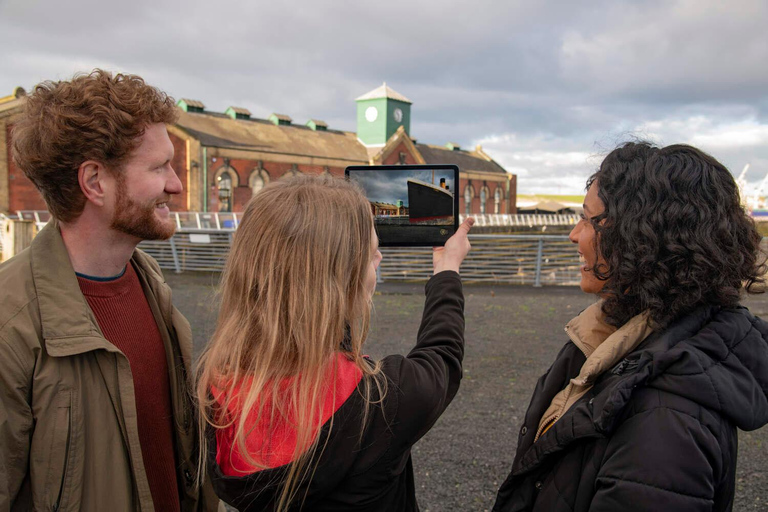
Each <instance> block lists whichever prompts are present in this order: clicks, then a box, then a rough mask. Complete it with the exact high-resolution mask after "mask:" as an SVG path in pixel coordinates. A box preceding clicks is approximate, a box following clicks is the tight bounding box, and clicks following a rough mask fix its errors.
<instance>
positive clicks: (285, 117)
mask: <svg viewBox="0 0 768 512" xmlns="http://www.w3.org/2000/svg"><path fill="white" fill-rule="evenodd" d="M269 117H270V119H271V118H273V117H274V118H276V119H279V120H280V121H286V122H288V123H292V122H293V118H291V116H289V115H286V114H278V113H276V112H275V113H274V114H272V115H271V116H269Z"/></svg>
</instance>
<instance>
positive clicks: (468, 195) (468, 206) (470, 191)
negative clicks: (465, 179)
mask: <svg viewBox="0 0 768 512" xmlns="http://www.w3.org/2000/svg"><path fill="white" fill-rule="evenodd" d="M474 198H475V189H474V188H472V185H467V186H466V187H464V212H465V213H466V214H467V215H469V214H470V213H472V199H474Z"/></svg>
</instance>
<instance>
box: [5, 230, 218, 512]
mask: <svg viewBox="0 0 768 512" xmlns="http://www.w3.org/2000/svg"><path fill="white" fill-rule="evenodd" d="M131 261H132V262H133V263H134V265H135V267H136V271H137V274H138V276H139V280H140V281H141V285H142V287H143V288H144V293H145V295H146V297H147V301H148V302H149V306H150V308H151V310H152V313H153V314H154V317H155V320H156V322H157V326H158V328H159V330H160V333H161V335H162V337H163V341H164V343H165V350H166V355H167V357H168V370H169V374H168V378H169V382H170V388H171V403H172V408H173V415H174V426H175V431H174V433H175V449H176V461H177V465H178V471H177V477H178V483H179V495H180V498H181V504H182V510H184V511H199V510H216V507H217V500H216V499H215V496H214V495H213V493H212V491H211V487H210V485H205V486H204V487H203V491H202V493H201V492H200V491H199V490H198V489H197V488H196V482H195V468H196V466H197V454H196V451H195V448H196V442H197V434H196V421H195V417H194V410H193V405H192V401H191V399H190V394H189V392H188V389H189V384H190V382H189V379H190V373H189V371H190V370H189V369H190V359H191V350H192V333H191V331H190V328H189V323H188V322H187V321H186V319H185V318H184V317H183V316H182V315H181V313H179V311H178V310H176V308H174V307H173V305H172V303H171V290H170V288H169V287H168V285H166V284H165V281H164V279H163V276H162V274H161V272H160V268H159V266H158V265H157V262H155V260H153V259H152V258H151V257H149V256H147V255H146V254H144V253H143V252H142V251H140V250H138V249H137V250H136V251H135V252H134V254H133V257H132V258H131ZM134 398H135V397H134V390H133V379H132V376H131V369H130V366H129V364H128V359H127V358H126V357H125V355H124V354H123V353H122V352H120V350H118V349H117V348H116V347H115V346H114V345H113V344H112V343H110V342H109V341H107V340H106V339H105V338H104V336H103V334H102V332H101V330H100V329H99V326H98V323H97V322H96V318H95V317H94V315H93V313H92V311H91V309H90V308H89V307H88V304H87V302H86V301H85V298H84V297H83V295H82V294H81V292H80V287H79V285H78V282H77V277H76V276H75V272H74V270H73V269H72V264H71V263H70V261H69V255H68V253H67V251H66V248H65V247H64V243H63V241H62V238H61V234H60V232H59V229H58V226H57V225H56V223H55V222H50V223H49V224H48V225H47V226H46V227H45V228H44V229H42V230H41V231H40V233H39V234H38V235H37V237H36V238H35V239H34V240H33V242H32V245H31V247H30V248H29V249H27V250H25V251H24V252H22V253H20V254H19V255H17V256H16V257H14V258H12V259H10V260H8V261H7V262H5V263H3V264H2V265H0V512H6V511H16V510H59V511H64V510H66V511H69V510H72V511H79V510H83V511H107V512H121V511H142V512H145V511H152V510H154V507H153V504H152V496H151V494H150V490H149V483H148V481H147V476H146V473H145V471H144V463H143V460H142V453H141V446H140V444H139V432H138V427H137V423H136V405H135V399H134ZM201 494H203V495H204V497H203V496H201Z"/></svg>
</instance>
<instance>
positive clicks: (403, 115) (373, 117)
mask: <svg viewBox="0 0 768 512" xmlns="http://www.w3.org/2000/svg"><path fill="white" fill-rule="evenodd" d="M355 101H356V102H357V138H358V139H360V142H362V143H363V144H365V145H366V146H383V145H384V144H386V142H387V141H388V140H389V138H390V137H391V136H392V134H394V133H395V132H396V131H397V129H398V128H399V127H401V126H402V127H403V128H405V133H408V134H410V132H411V100H409V99H408V98H406V97H405V96H403V95H402V94H400V93H398V92H396V91H394V90H393V89H391V88H390V87H387V83H386V82H384V84H383V85H382V86H381V87H377V88H376V89H374V90H372V91H371V92H369V93H368V94H363V95H362V96H360V97H359V98H357V100H355Z"/></svg>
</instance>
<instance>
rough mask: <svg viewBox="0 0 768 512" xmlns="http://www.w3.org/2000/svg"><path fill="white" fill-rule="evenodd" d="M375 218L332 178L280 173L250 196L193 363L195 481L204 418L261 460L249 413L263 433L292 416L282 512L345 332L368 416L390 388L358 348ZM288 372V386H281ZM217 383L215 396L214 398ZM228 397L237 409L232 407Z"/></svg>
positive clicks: (305, 468)
mask: <svg viewBox="0 0 768 512" xmlns="http://www.w3.org/2000/svg"><path fill="white" fill-rule="evenodd" d="M372 222H373V221H372V214H371V210H370V205H369V203H368V201H367V200H366V198H365V197H364V196H363V194H362V192H361V191H360V189H359V188H358V187H357V186H356V185H354V184H352V183H350V182H348V181H346V180H342V179H339V178H332V177H330V176H317V177H311V176H296V177H293V178H289V179H283V180H276V181H274V182H272V183H270V184H269V185H267V186H266V187H264V189H262V190H261V191H260V192H259V193H258V194H256V196H255V197H254V198H253V199H252V200H251V201H250V203H248V206H247V207H246V209H245V212H244V214H243V217H242V221H241V223H240V226H239V228H238V230H237V232H236V233H235V236H234V241H233V244H232V250H231V252H230V254H229V257H228V260H227V263H226V267H225V270H224V274H223V276H222V285H221V290H220V292H221V309H220V311H219V317H218V323H217V326H216V330H215V332H214V334H213V337H212V338H211V340H210V342H209V343H208V345H207V346H206V348H205V350H204V352H203V354H202V356H201V358H200V360H199V363H198V368H197V383H196V394H197V399H198V401H199V404H200V407H199V411H200V412H199V427H200V447H201V449H200V461H199V463H200V472H199V478H201V479H202V475H203V474H204V471H205V457H206V453H207V451H208V449H207V439H206V435H205V431H206V429H207V428H208V426H209V425H210V426H212V427H213V428H214V429H224V428H229V427H231V426H233V425H234V426H235V443H234V446H233V449H236V450H237V451H238V452H239V453H240V454H242V455H243V456H244V458H245V460H246V461H247V462H248V463H249V464H251V465H252V466H254V467H260V468H265V464H264V463H263V462H262V460H263V459H262V460H260V459H259V458H258V457H257V456H255V455H257V454H251V453H248V450H247V449H246V438H247V436H248V434H249V427H248V426H247V425H246V419H248V416H249V413H252V411H256V417H257V420H256V424H263V423H264V422H268V425H269V426H270V428H268V431H270V430H271V427H272V426H274V425H276V424H278V423H279V422H281V421H282V422H290V423H288V424H290V425H291V426H293V427H295V429H296V435H297V443H296V448H295V451H294V457H293V458H292V459H291V460H292V461H293V462H292V463H291V465H290V466H291V467H290V468H289V469H288V473H287V476H286V478H285V481H284V482H283V488H282V493H281V495H280V497H279V501H278V502H277V503H278V510H281V511H282V510H286V509H287V508H288V507H289V505H290V504H291V503H292V501H293V500H294V499H295V498H296V495H297V492H298V488H299V485H300V484H301V482H302V481H303V480H304V479H305V478H306V477H307V476H309V477H310V478H311V473H312V472H313V471H314V468H313V467H310V460H311V459H312V458H313V456H314V455H315V453H316V452H317V449H318V439H319V437H320V436H318V435H317V434H318V432H319V429H320V427H321V426H322V418H321V414H320V411H322V408H323V400H324V398H325V397H324V396H323V390H324V387H323V386H324V384H325V385H326V386H327V383H325V381H326V380H327V379H328V375H327V373H326V372H327V371H328V367H329V366H328V365H329V364H333V365H334V366H333V368H334V372H335V370H336V367H335V363H334V362H335V361H336V357H337V354H338V353H339V351H340V350H341V344H342V341H344V350H345V352H346V355H347V357H348V358H349V359H350V360H352V361H353V362H354V363H355V365H356V366H357V367H358V368H359V369H360V371H361V372H362V374H363V383H364V385H363V386H362V391H363V394H364V399H365V403H366V409H365V414H364V418H365V417H367V414H368V408H369V407H368V406H369V405H370V404H371V403H372V401H373V400H372V398H371V397H372V387H371V385H372V384H375V385H376V386H377V388H378V391H379V397H383V395H384V394H385V393H386V390H385V389H384V387H385V380H384V379H383V378H381V377H382V376H383V374H381V366H380V364H371V363H369V362H367V361H365V360H364V359H363V357H362V353H361V349H362V345H363V342H364V341H365V338H366V336H367V334H368V328H369V322H370V314H371V298H370V291H368V290H366V287H365V277H366V274H367V269H368V268H369V264H370V261H371V258H372V256H373V255H372V252H371V251H372V239H371V236H372V225H373V224H372ZM297 376H301V378H300V379H299V378H295V377H297ZM286 379H289V380H288V382H290V385H289V387H288V390H287V391H286V389H285V388H284V387H281V382H282V383H283V386H284V385H285V384H284V382H286ZM213 388H215V389H216V390H217V392H218V393H220V396H218V397H214V396H213V395H212V389H213ZM325 389H327V388H325ZM217 398H218V400H217ZM233 400H237V402H236V406H237V410H239V411H241V414H239V416H238V417H230V415H227V414H225V413H226V411H227V410H228V408H229V405H231V404H232V403H233ZM251 418H252V417H251ZM251 421H252V419H251ZM332 422H333V419H332V418H331V423H330V425H329V426H330V428H332ZM364 423H365V419H364V420H363V425H361V435H362V428H363V427H364ZM250 428H251V429H252V428H253V425H251V427H250ZM326 440H327V437H326ZM321 450H322V448H321ZM317 459H319V457H317Z"/></svg>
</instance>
